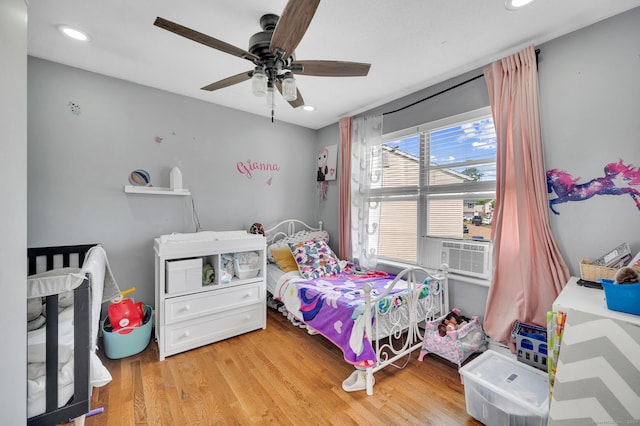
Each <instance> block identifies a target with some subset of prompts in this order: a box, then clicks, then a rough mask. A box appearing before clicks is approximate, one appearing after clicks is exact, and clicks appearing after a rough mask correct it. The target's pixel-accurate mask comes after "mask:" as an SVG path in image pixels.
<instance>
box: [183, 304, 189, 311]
mask: <svg viewBox="0 0 640 426" xmlns="http://www.w3.org/2000/svg"><path fill="white" fill-rule="evenodd" d="M182 310H183V311H190V310H191V305H184V307H183V308H182Z"/></svg>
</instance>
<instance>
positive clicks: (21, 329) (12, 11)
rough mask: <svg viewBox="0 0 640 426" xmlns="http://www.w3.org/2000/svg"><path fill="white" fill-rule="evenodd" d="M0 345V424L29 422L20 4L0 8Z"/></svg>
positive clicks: (10, 0) (23, 15) (23, 19)
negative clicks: (0, 192) (0, 185)
mask: <svg viewBox="0 0 640 426" xmlns="http://www.w3.org/2000/svg"><path fill="white" fill-rule="evenodd" d="M0 40H2V42H0V58H2V66H0V93H2V96H0V128H1V129H2V142H0V164H1V166H2V167H0V180H2V181H3V182H5V185H4V188H3V195H2V199H3V204H2V209H1V213H0V218H1V220H0V235H2V240H1V241H2V242H1V243H0V288H1V289H2V309H1V310H0V324H2V325H3V326H2V328H0V341H1V342H2V344H3V346H4V348H5V350H4V351H3V354H2V381H1V384H0V418H1V419H2V424H7V425H20V424H24V423H25V420H26V418H27V400H26V395H27V373H26V365H25V360H26V359H27V327H26V321H25V320H26V317H27V304H26V303H25V300H26V295H27V291H26V288H27V280H26V276H27V263H26V253H27V252H26V246H27V193H26V191H27V183H26V179H27V74H26V73H27V7H26V5H25V3H24V0H7V1H2V2H0Z"/></svg>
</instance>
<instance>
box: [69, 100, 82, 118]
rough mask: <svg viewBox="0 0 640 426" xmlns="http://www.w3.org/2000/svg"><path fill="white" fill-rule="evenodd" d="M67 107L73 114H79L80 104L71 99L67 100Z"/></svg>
mask: <svg viewBox="0 0 640 426" xmlns="http://www.w3.org/2000/svg"><path fill="white" fill-rule="evenodd" d="M69 109H70V110H71V113H72V114H73V115H75V116H78V117H79V116H80V105H78V104H75V103H73V102H71V101H69Z"/></svg>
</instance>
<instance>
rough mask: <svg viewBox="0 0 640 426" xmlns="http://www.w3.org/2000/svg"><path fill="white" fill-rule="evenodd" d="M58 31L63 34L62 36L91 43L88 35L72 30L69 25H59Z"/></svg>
mask: <svg viewBox="0 0 640 426" xmlns="http://www.w3.org/2000/svg"><path fill="white" fill-rule="evenodd" d="M58 29H59V30H60V31H61V32H62V34H64V35H66V36H67V37H71V38H72V39H74V40H80V41H89V36H88V35H87V34H86V33H84V32H82V31H80V30H78V29H75V28H72V27H70V26H68V25H59V26H58Z"/></svg>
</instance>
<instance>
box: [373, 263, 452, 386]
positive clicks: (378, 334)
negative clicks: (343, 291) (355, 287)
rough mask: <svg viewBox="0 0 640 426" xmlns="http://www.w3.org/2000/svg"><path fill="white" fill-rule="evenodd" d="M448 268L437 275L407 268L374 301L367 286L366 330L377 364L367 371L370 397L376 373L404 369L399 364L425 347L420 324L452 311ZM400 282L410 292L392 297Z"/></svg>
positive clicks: (443, 268) (444, 268)
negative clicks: (386, 368)
mask: <svg viewBox="0 0 640 426" xmlns="http://www.w3.org/2000/svg"><path fill="white" fill-rule="evenodd" d="M447 269H448V267H447V265H442V267H441V269H440V270H439V271H438V272H433V271H428V270H426V269H424V268H419V267H411V268H407V269H404V270H403V271H401V272H400V273H399V274H398V275H397V277H396V278H395V280H394V281H393V283H392V284H391V285H389V287H388V288H387V291H386V292H385V293H383V294H381V295H379V296H377V297H375V298H374V297H372V296H371V293H370V291H371V287H370V286H368V285H365V329H366V333H367V337H368V338H369V341H370V342H371V344H372V346H373V348H374V350H375V352H376V358H377V363H376V365H374V366H372V367H369V368H367V369H366V390H367V394H368V395H373V382H374V381H373V374H374V373H375V372H377V371H379V370H381V369H383V368H385V367H387V366H394V367H396V368H403V367H404V366H405V365H406V362H405V363H404V365H400V364H398V363H397V361H399V360H400V359H402V358H404V357H407V356H408V355H409V354H411V352H413V351H415V350H417V349H420V348H421V347H422V341H423V338H424V333H423V331H422V330H421V328H420V324H421V323H423V322H424V321H430V320H433V319H435V318H437V317H439V316H441V315H442V314H443V313H444V312H448V311H449V300H448V294H449V291H448V278H447ZM399 283H402V285H406V288H407V291H406V292H403V293H402V294H397V295H394V296H391V297H390V296H389V292H390V291H391V290H392V289H393V288H394V287H395V286H396V285H399ZM383 324H384V327H383ZM407 362H408V358H407Z"/></svg>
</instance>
